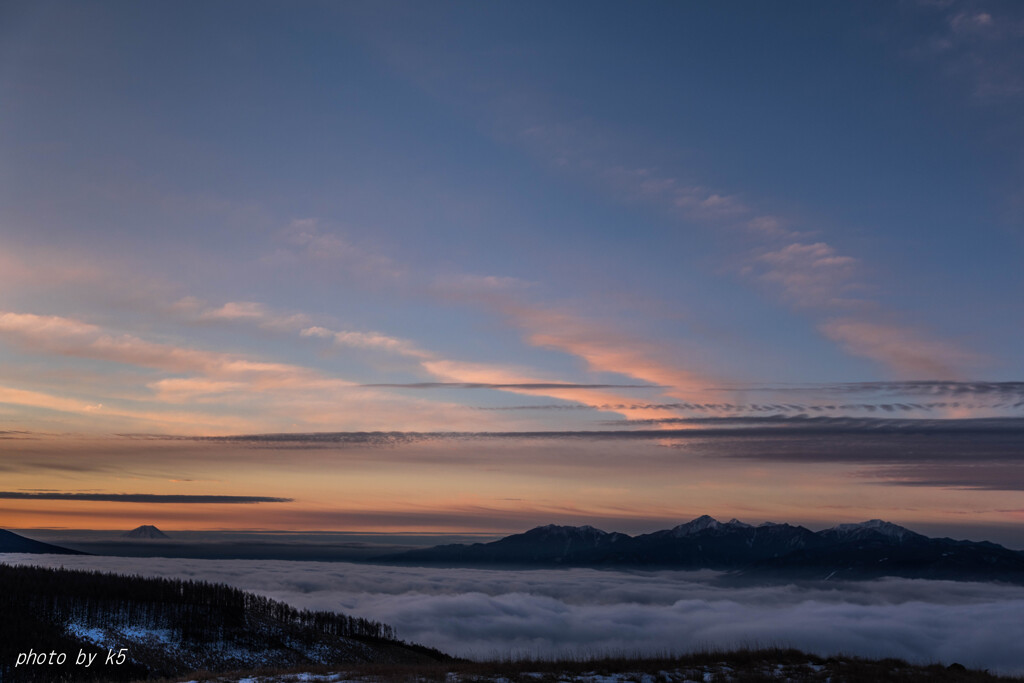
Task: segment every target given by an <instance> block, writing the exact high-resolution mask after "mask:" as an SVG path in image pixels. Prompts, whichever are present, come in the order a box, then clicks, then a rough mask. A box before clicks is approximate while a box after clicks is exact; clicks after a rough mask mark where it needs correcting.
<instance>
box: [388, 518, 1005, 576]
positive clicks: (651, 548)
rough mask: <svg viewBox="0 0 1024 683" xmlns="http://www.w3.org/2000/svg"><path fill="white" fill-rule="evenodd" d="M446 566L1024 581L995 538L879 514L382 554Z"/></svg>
mask: <svg viewBox="0 0 1024 683" xmlns="http://www.w3.org/2000/svg"><path fill="white" fill-rule="evenodd" d="M376 559H377V560H378V561H384V562H403V563H420V564H445V565H487V564H490V565H498V564H500V565H511V566H549V567H550V566H565V567H611V566H632V567H660V568H672V569H714V570H719V571H728V572H732V573H733V574H734V575H735V576H737V577H738V576H745V577H748V578H758V577H781V578H803V579H818V580H830V579H834V580H840V579H873V578H880V577H883V576H896V577H904V578H922V579H945V580H952V581H1003V582H1008V583H1015V584H1024V553H1021V552H1017V551H1014V550H1009V549H1007V548H1004V547H1003V546H1001V545H997V544H995V543H989V542H987V541H982V542H972V541H955V540H953V539H950V538H929V537H927V536H923V535H921V534H918V533H915V532H913V531H911V530H909V529H907V528H905V527H902V526H899V525H897V524H892V523H890V522H884V521H882V520H878V519H874V520H870V521H868V522H862V523H860V524H840V525H838V526H836V527H833V528H831V529H825V530H823V531H818V532H813V531H811V530H809V529H806V528H804V527H802V526H792V525H790V524H773V523H765V524H761V525H759V526H751V525H749V524H744V523H743V522H740V521H738V520H735V519H733V520H730V521H729V522H724V523H723V522H719V521H718V520H716V519H714V518H712V517H709V516H707V515H704V516H702V517H698V518H697V519H694V520H692V521H690V522H687V523H685V524H680V525H679V526H676V527H674V528H672V529H665V530H663V531H656V532H654V533H650V534H643V535H640V536H633V537H631V536H627V535H626V534H619V533H607V532H605V531H601V530H599V529H594V528H593V527H589V526H585V527H567V526H555V525H548V526H543V527H537V528H535V529H531V530H529V531H527V532H525V533H521V534H514V535H512V536H506V537H505V538H502V539H499V540H497V541H493V542H491V543H474V544H472V545H465V544H455V545H442V546H435V547H433V548H418V549H415V550H409V551H406V552H403V553H396V554H390V555H385V556H381V557H378V558H376Z"/></svg>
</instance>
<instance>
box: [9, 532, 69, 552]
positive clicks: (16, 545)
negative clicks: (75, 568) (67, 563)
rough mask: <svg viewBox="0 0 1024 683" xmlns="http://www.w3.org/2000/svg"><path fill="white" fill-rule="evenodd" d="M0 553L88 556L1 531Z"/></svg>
mask: <svg viewBox="0 0 1024 683" xmlns="http://www.w3.org/2000/svg"><path fill="white" fill-rule="evenodd" d="M0 553H50V554H54V555H87V554H88V553H83V552H81V551H79V550H70V549H68V548H61V547H60V546H57V545H50V544H49V543H43V542H42V541H33V540H32V539H31V538H25V537H24V536H19V535H18V534H16V533H14V532H13V531H7V530H6V529H0Z"/></svg>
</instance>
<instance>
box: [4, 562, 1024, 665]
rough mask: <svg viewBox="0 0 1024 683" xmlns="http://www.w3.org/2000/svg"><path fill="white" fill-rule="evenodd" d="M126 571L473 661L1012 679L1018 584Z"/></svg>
mask: <svg viewBox="0 0 1024 683" xmlns="http://www.w3.org/2000/svg"><path fill="white" fill-rule="evenodd" d="M123 559H124V558H108V557H87V556H73V557H69V556H67V555H16V554H12V555H9V556H8V559H6V560H5V561H6V562H8V563H10V564H33V565H41V566H52V567H64V568H68V569H70V568H75V569H83V570H91V571H106V572H110V571H114V572H119V571H123V570H124V565H123V563H122V562H121V560H123ZM132 572H133V573H137V574H140V575H142V576H156V577H173V578H181V577H187V578H189V579H192V580H204V581H212V582H216V583H224V584H228V585H230V586H234V587H236V588H240V589H242V590H246V591H252V592H256V593H259V594H261V595H266V596H269V597H271V598H273V599H275V600H281V601H284V602H287V603H289V604H291V605H294V606H295V607H298V608H300V609H310V610H329V611H340V612H343V613H347V614H357V615H360V616H362V617H364V618H370V619H375V620H381V621H384V623H387V624H389V625H391V626H393V627H394V628H395V629H396V632H397V635H398V637H399V638H401V639H404V640H406V641H407V642H414V643H420V644H423V645H429V646H431V647H436V648H438V649H440V650H442V651H443V652H448V653H450V654H453V655H456V656H460V657H468V658H474V659H488V658H489V659H493V658H495V656H496V653H498V654H500V655H501V656H505V657H517V656H527V657H531V656H532V657H556V656H561V657H574V656H575V657H588V656H591V657H592V656H595V655H601V654H605V653H612V654H622V653H626V654H627V655H635V654H637V653H642V654H648V655H661V654H664V653H666V652H678V653H684V652H692V651H695V650H696V651H699V650H707V649H714V648H721V649H726V648H737V647H744V646H746V647H772V646H778V647H795V648H798V649H800V650H802V651H804V652H810V653H814V654H818V655H821V656H828V655H833V654H837V653H841V654H844V655H847V656H850V655H852V656H860V657H871V658H882V657H896V658H899V659H903V660H905V661H910V662H913V663H920V664H934V663H936V662H938V663H942V664H943V665H946V666H948V665H949V664H952V663H953V662H957V663H960V664H962V665H965V666H967V667H970V668H974V669H987V670H989V671H991V672H993V673H1003V674H1011V675H1013V674H1015V675H1018V676H1019V675H1020V674H1021V672H1024V654H1022V653H1021V649H1020V647H1018V643H1020V639H1021V637H1022V636H1024V626H1022V624H1021V620H1020V617H1019V615H1020V610H1021V608H1022V606H1024V588H1021V587H1019V586H1009V585H995V584H984V583H959V582H950V581H926V580H911V579H898V578H889V579H880V580H877V581H870V582H835V581H830V582H828V583H823V582H816V583H806V584H800V583H789V584H784V585H783V584H780V585H746V586H737V585H735V584H732V583H726V582H723V581H721V576H720V575H719V574H717V573H716V572H711V571H697V572H692V571H691V572H679V571H658V572H650V571H629V572H625V571H605V570H595V569H539V570H533V571H508V570H495V569H490V570H482V569H465V568H463V569H452V568H450V567H449V568H443V569H441V568H423V567H385V566H368V565H359V564H348V563H337V562H335V563H323V562H285V561H280V560H270V561H267V560H230V561H229V560H198V559H169V558H144V559H136V560H134V563H133V565H132Z"/></svg>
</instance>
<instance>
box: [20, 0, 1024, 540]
mask: <svg viewBox="0 0 1024 683" xmlns="http://www.w3.org/2000/svg"><path fill="white" fill-rule="evenodd" d="M1022 40H1024V7H1021V5H1019V4H1018V3H1012V2H982V1H977V2H975V1H966V2H945V1H940V0H929V1H924V0H922V1H920V2H912V1H910V0H907V1H904V2H897V3H891V2H884V3H883V2H862V3H819V2H791V3H786V4H781V5H780V4H772V5H769V4H765V3H754V2H722V3H661V2H645V3H631V4H629V5H626V4H619V3H603V2H597V3H585V4H584V3H582V2H566V3H558V4H555V5H552V4H549V3H539V2H526V3H519V2H517V3H512V2H494V3H473V2H437V3H416V2H384V3H381V2H346V3H330V2H324V3H320V2H302V3H283V2H249V1H246V2H240V1H239V2H231V1H222V2H213V3H207V2H184V3H182V2H151V3H133V2H97V3H88V4H85V5H83V4H81V3H74V2H49V1H45V0H44V1H41V2H23V1H19V0H15V1H12V2H5V3H3V5H2V6H0V472H2V473H3V478H2V480H0V481H2V486H0V488H2V489H3V490H2V491H0V524H2V525H4V526H8V527H14V528H32V527H81V528H97V529H107V528H110V529H115V528H131V527H133V526H135V525H137V524H141V523H145V522H151V521H156V522H158V523H160V524H163V525H164V526H167V527H168V528H179V529H188V528H260V529H307V530H308V529H334V530H369V531H372V530H422V531H466V532H489V531H503V530H512V529H521V528H523V527H524V526H528V525H531V524H533V523H547V522H562V523H574V524H583V523H593V524H595V525H596V526H601V525H604V526H606V527H611V528H610V529H609V530H619V531H625V532H634V533H635V532H637V531H650V530H653V529H654V528H662V526H663V525H667V524H670V523H679V522H682V521H686V520H688V519H690V518H692V517H696V516H698V515H700V514H704V513H708V514H714V515H715V516H718V517H720V518H723V519H728V518H730V517H733V516H736V517H740V518H742V519H744V520H745V521H750V522H757V521H765V520H774V521H796V522H801V523H806V524H808V525H818V526H819V527H821V526H827V525H830V524H832V523H838V522H849V521H861V520H863V519H869V518H873V517H884V518H886V519H890V520H891V521H894V522H899V523H904V524H907V525H910V526H914V528H917V529H920V530H928V531H935V532H937V533H940V534H941V535H946V534H959V535H962V536H966V537H973V538H997V537H998V538H1000V539H1002V540H1003V541H1004V542H1007V543H1010V544H1011V545H1013V544H1015V547H1024V534H1022V532H1021V531H1020V530H1019V528H1020V522H1021V521H1022V520H1024V501H1022V500H1021V491H1022V490H1024V475H1022V474H1021V458H1022V457H1024V354H1022V353H1021V350H1020V339H1021V333H1022V332H1024V307H1022V305H1021V301H1024V269H1022V268H1021V267H1020V263H1021V261H1022V256H1024V193H1022V190H1021V188H1022V187H1024V163H1022V160H1024V156H1022V154H1021V152H1022V150H1024V129H1022V127H1021V125H1020V122H1021V121H1024V75H1022V74H1024V63H1022V62H1024V42H1022ZM542 432H543V433H546V434H545V435H540V434H539V433H542ZM324 433H330V434H333V435H334V436H331V437H324V436H317V435H320V434H324ZM374 433H378V434H374ZM581 433H582V434H581ZM623 433H628V434H623ZM267 434H271V435H292V436H290V437H281V436H277V437H266V436H261V435H267ZM915 525H916V526H915Z"/></svg>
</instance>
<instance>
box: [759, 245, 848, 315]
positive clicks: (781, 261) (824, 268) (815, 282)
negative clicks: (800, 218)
mask: <svg viewBox="0 0 1024 683" xmlns="http://www.w3.org/2000/svg"><path fill="white" fill-rule="evenodd" d="M753 261H754V264H755V267H754V268H753V270H755V272H756V277H757V278H758V279H760V280H761V281H762V282H765V283H768V284H769V285H771V286H773V287H777V288H778V289H779V291H780V293H781V295H782V297H783V298H784V299H786V300H787V301H789V302H791V303H793V304H796V305H798V306H807V307H809V306H814V307H827V308H833V307H844V306H850V305H851V304H856V303H859V302H856V301H851V300H850V299H847V298H845V297H844V295H845V294H846V293H848V292H850V291H851V290H856V289H860V288H862V287H861V286H859V285H858V284H857V283H856V282H855V281H854V275H855V274H856V269H857V260H856V259H854V258H851V257H849V256H842V255H840V254H838V253H837V252H836V250H835V248H834V247H832V246H830V245H828V244H826V243H824V242H815V243H813V244H808V243H802V242H794V243H792V244H788V245H786V246H784V247H782V248H780V249H776V250H773V251H766V252H763V253H761V254H759V255H758V256H756V257H754V259H753Z"/></svg>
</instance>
